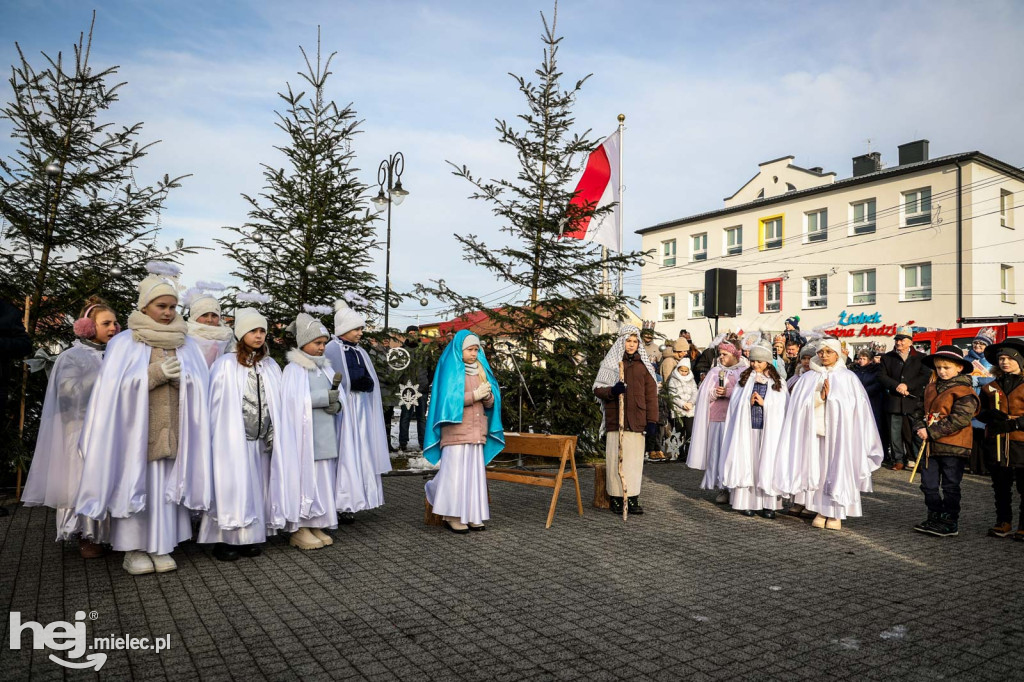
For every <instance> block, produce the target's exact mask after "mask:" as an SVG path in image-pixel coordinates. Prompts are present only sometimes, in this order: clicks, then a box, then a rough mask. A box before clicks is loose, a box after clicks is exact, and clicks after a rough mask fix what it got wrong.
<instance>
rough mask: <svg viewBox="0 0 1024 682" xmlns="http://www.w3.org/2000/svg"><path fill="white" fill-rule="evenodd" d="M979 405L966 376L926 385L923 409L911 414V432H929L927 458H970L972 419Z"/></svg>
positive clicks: (972, 435) (969, 380) (972, 432)
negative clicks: (924, 430)
mask: <svg viewBox="0 0 1024 682" xmlns="http://www.w3.org/2000/svg"><path fill="white" fill-rule="evenodd" d="M979 404H980V403H979V401H978V396H976V395H975V394H974V389H973V388H971V378H970V377H969V376H964V375H959V376H956V377H953V378H952V379H949V380H948V381H942V380H936V381H933V382H932V383H930V384H928V386H927V387H926V388H925V389H924V401H923V403H922V406H921V408H920V409H919V410H918V411H917V412H915V413H914V429H915V430H917V429H919V428H926V429H927V430H928V439H929V440H930V443H929V444H930V446H931V449H930V454H932V455H953V456H955V457H970V456H971V444H972V442H973V438H974V431H973V429H972V428H971V419H973V418H974V417H975V416H976V415H977V414H978V406H979ZM928 421H931V422H932V423H931V424H928V423H927V422H928Z"/></svg>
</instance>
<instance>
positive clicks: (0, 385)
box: [0, 300, 32, 516]
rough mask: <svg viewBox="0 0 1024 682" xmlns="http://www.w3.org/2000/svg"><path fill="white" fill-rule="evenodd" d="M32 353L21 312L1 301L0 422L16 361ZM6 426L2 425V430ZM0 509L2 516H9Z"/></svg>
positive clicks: (4, 412)
mask: <svg viewBox="0 0 1024 682" xmlns="http://www.w3.org/2000/svg"><path fill="white" fill-rule="evenodd" d="M31 352H32V341H31V340H30V339H29V337H28V333H27V332H26V331H25V326H24V325H23V324H22V323H21V311H20V310H18V309H17V308H15V307H14V306H13V305H11V304H10V303H8V302H7V301H3V300H0V422H2V421H3V420H6V419H7V396H8V395H9V393H10V389H11V380H12V379H13V378H14V375H15V371H14V370H15V367H16V365H15V361H18V360H21V359H22V358H25V357H26V356H28V354H29V353H31ZM5 426H6V424H3V423H0V429H2V428H4V427H5ZM7 513H8V512H7V510H6V509H4V508H3V507H0V516H7Z"/></svg>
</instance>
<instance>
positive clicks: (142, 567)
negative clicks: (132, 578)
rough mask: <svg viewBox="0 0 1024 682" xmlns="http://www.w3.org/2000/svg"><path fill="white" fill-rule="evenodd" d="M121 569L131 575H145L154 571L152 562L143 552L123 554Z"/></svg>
mask: <svg viewBox="0 0 1024 682" xmlns="http://www.w3.org/2000/svg"><path fill="white" fill-rule="evenodd" d="M121 568H123V569H124V570H125V571H127V572H128V573H130V574H131V575H145V574H146V573H152V572H153V571H155V570H156V568H155V567H154V566H153V561H152V560H151V559H150V558H149V555H148V554H146V553H145V552H125V553H124V562H123V563H122V564H121Z"/></svg>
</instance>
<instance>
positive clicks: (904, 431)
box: [878, 327, 932, 471]
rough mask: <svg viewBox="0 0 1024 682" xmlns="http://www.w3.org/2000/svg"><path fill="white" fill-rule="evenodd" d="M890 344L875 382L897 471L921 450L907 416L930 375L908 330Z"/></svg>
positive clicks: (917, 404) (902, 330) (900, 330)
mask: <svg viewBox="0 0 1024 682" xmlns="http://www.w3.org/2000/svg"><path fill="white" fill-rule="evenodd" d="M893 341H894V348H893V350H891V351H889V352H888V353H886V354H885V355H883V356H882V362H881V364H882V372H881V374H880V375H879V377H878V381H879V382H880V383H881V384H882V386H883V388H885V412H886V414H887V415H888V418H889V447H890V450H891V455H890V457H891V461H892V468H893V470H895V471H900V470H902V469H904V468H905V467H906V466H907V464H908V463H909V461H910V458H912V457H915V456H916V455H917V449H918V447H919V446H920V440H919V439H918V438H917V436H916V435H914V434H913V433H912V431H911V429H910V415H912V414H914V412H915V411H916V410H917V408H918V407H920V406H921V399H922V396H924V389H925V387H926V386H927V385H928V381H929V380H930V379H931V375H932V371H931V369H929V368H928V367H926V366H925V365H923V364H922V362H921V361H922V360H924V358H925V357H926V356H925V355H924V354H922V353H919V352H917V351H916V350H914V347H913V330H911V328H910V327H899V328H898V329H897V330H896V336H895V337H894V339H893Z"/></svg>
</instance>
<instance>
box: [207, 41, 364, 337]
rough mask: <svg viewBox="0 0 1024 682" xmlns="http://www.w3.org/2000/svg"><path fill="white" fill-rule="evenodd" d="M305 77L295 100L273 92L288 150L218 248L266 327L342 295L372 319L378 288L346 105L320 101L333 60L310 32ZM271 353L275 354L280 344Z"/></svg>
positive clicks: (351, 114) (290, 93)
mask: <svg viewBox="0 0 1024 682" xmlns="http://www.w3.org/2000/svg"><path fill="white" fill-rule="evenodd" d="M299 49H300V51H301V52H302V56H303V59H304V60H305V64H306V69H305V71H302V72H300V73H299V76H300V77H301V79H302V81H304V83H305V84H306V86H308V87H309V88H310V92H309V96H308V97H307V95H306V91H305V90H300V91H296V90H295V89H293V88H292V86H291V84H286V91H285V92H283V93H278V94H279V96H280V97H281V99H283V100H284V102H285V103H286V104H287V109H286V110H285V113H283V114H281V113H278V121H277V126H278V127H279V128H280V129H281V130H282V131H283V132H284V133H285V134H286V135H287V138H288V143H287V144H286V145H285V146H282V147H277V149H278V150H279V151H280V152H282V153H283V154H284V156H285V159H286V161H287V165H286V166H285V167H281V168H278V167H275V166H273V165H271V164H263V169H264V171H263V177H264V178H265V180H266V186H265V187H264V189H263V191H262V192H261V193H260V194H259V195H258V196H250V195H243V196H244V198H245V200H246V201H247V202H248V204H249V206H250V211H249V220H248V222H246V223H245V224H244V225H242V226H241V227H228V228H226V229H228V230H230V231H231V232H233V233H235V235H237V237H235V238H234V239H232V240H230V241H229V240H218V242H219V243H220V244H221V245H223V246H224V248H225V249H226V251H227V253H228V255H229V256H230V258H232V259H233V260H234V261H235V264H236V267H235V270H234V271H233V272H232V274H233V275H234V276H235V277H237V278H238V279H240V280H242V282H244V284H245V287H246V288H248V289H250V290H254V291H260V292H262V293H264V294H269V295H270V296H271V297H272V301H271V302H270V303H268V304H266V305H265V306H263V307H262V309H263V312H264V314H265V315H267V317H268V319H270V320H272V321H273V322H274V323H275V324H282V325H284V324H287V321H288V320H290V319H293V318H294V317H295V315H296V313H298V312H299V311H300V310H301V309H302V305H303V304H317V305H323V304H330V303H332V302H333V301H334V300H335V299H336V298H337V297H338V296H340V295H341V294H344V293H349V294H353V295H354V300H355V301H356V303H354V304H353V307H355V308H358V309H360V310H361V311H362V312H364V313H370V314H373V313H374V312H375V311H376V308H375V305H374V303H373V302H374V301H380V300H381V298H382V293H381V289H380V288H379V287H377V286H376V285H375V278H374V276H373V275H372V274H370V272H369V266H370V263H371V262H372V256H371V249H373V248H375V247H376V245H375V242H374V226H373V220H374V217H373V216H372V215H371V214H370V213H369V212H368V211H367V210H366V205H365V201H364V197H363V193H364V192H365V190H366V185H364V184H363V183H361V182H360V181H359V180H358V179H357V178H356V174H357V173H358V170H359V169H357V168H355V167H354V166H353V161H354V159H355V155H354V154H353V152H352V140H353V138H354V137H355V135H356V134H357V133H358V132H359V124H360V122H359V121H357V120H356V114H355V111H353V109H352V107H351V105H348V106H345V107H339V106H338V105H337V104H335V103H334V101H332V100H329V99H328V97H327V88H326V85H327V79H328V78H329V77H330V76H331V70H330V66H331V61H332V60H333V59H334V56H335V54H337V53H332V54H331V55H330V56H329V57H327V59H326V60H323V59H321V52H320V36H319V31H318V33H317V51H316V60H315V62H314V61H311V60H310V58H309V57H308V56H307V55H306V51H305V50H303V49H302V48H301V47H300V48H299ZM277 336H278V338H277V339H275V346H276V351H277V353H278V354H280V355H283V348H284V347H283V345H282V344H281V342H280V338H279V335H277Z"/></svg>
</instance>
